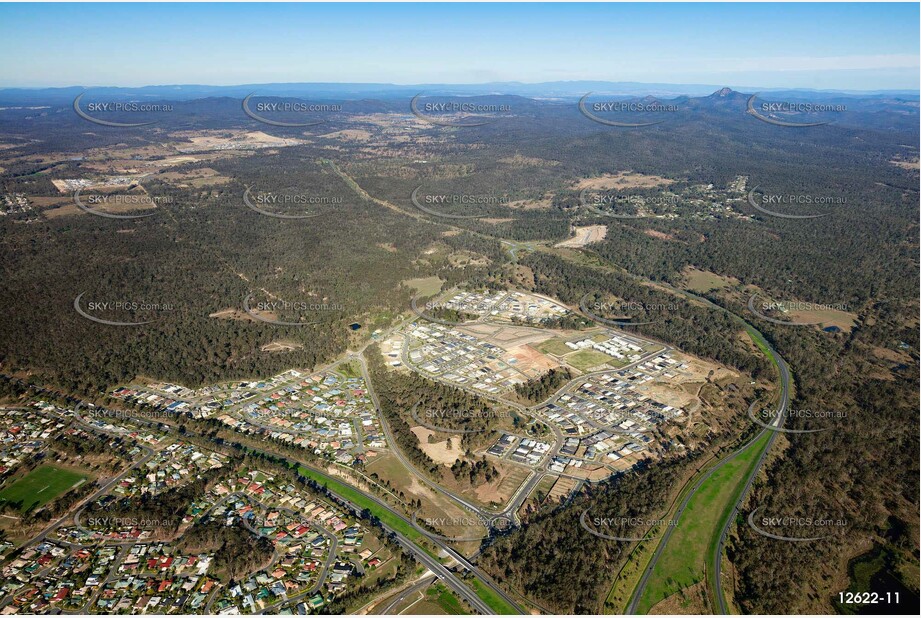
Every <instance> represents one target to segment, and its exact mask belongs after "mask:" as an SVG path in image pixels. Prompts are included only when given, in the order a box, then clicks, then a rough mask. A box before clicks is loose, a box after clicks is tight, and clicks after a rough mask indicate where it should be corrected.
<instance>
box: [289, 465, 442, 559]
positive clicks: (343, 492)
mask: <svg viewBox="0 0 921 618" xmlns="http://www.w3.org/2000/svg"><path fill="white" fill-rule="evenodd" d="M298 474H300V475H301V476H304V477H306V478H309V479H313V480H314V481H316V482H317V483H319V484H320V485H325V486H326V487H328V488H329V490H330V491H331V492H333V493H335V494H338V495H340V496H342V497H343V498H345V499H346V500H349V501H350V502H352V503H354V504H356V505H358V506H360V507H361V508H363V509H368V510H369V511H370V512H371V514H372V515H374V516H375V517H377V518H378V519H379V520H381V522H383V523H384V524H385V525H386V526H388V527H389V528H391V529H393V530H396V531H397V532H399V533H400V534H402V535H403V536H405V537H406V538H408V539H409V540H410V541H412V542H413V543H415V544H417V545H419V547H420V548H421V549H423V550H424V551H425V552H426V553H427V554H429V555H430V556H432V557H433V558H435V559H436V560H440V558H438V556H436V555H435V554H434V553H432V551H431V550H430V549H428V547H426V546H425V545H423V544H421V541H424V540H425V537H424V536H423V535H422V533H421V532H419V531H418V530H416V529H415V528H413V526H412V525H411V524H410V523H408V522H407V521H406V520H404V519H402V518H401V517H398V516H397V515H396V514H394V513H393V512H391V511H390V510H389V509H385V508H383V507H382V506H381V505H379V504H378V503H377V502H375V501H374V500H371V499H370V498H368V497H367V496H365V495H364V494H362V493H361V492H360V491H358V490H356V489H355V488H353V487H351V486H349V485H346V484H345V483H342V482H340V481H338V480H336V479H334V478H333V477H331V476H327V475H325V474H323V473H321V472H317V471H315V470H311V469H310V468H305V467H304V466H300V467H298Z"/></svg>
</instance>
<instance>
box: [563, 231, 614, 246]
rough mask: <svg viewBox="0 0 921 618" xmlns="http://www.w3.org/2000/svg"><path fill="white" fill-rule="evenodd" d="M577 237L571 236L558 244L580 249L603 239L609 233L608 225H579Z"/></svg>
mask: <svg viewBox="0 0 921 618" xmlns="http://www.w3.org/2000/svg"><path fill="white" fill-rule="evenodd" d="M575 230H576V236H575V238H569V239H567V240H564V241H563V242H559V243H557V244H556V246H557V247H569V248H570V249H579V248H580V247H584V246H585V245H588V244H591V243H593V242H598V241H599V240H603V239H604V237H605V236H606V235H607V233H608V227H607V226H606V225H587V226H584V227H577V228H575Z"/></svg>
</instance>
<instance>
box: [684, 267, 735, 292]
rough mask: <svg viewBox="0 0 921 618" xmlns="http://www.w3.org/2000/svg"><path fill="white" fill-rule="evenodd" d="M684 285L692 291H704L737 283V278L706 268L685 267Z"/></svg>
mask: <svg viewBox="0 0 921 618" xmlns="http://www.w3.org/2000/svg"><path fill="white" fill-rule="evenodd" d="M684 277H685V283H684V285H685V287H686V288H687V289H689V290H691V291H692V292H698V293H705V292H709V291H710V290H719V289H722V288H727V287H730V286H733V285H736V284H737V283H739V280H738V279H734V278H732V277H723V276H722V275H717V274H716V273H711V272H710V271H708V270H698V269H696V268H686V269H685V270H684Z"/></svg>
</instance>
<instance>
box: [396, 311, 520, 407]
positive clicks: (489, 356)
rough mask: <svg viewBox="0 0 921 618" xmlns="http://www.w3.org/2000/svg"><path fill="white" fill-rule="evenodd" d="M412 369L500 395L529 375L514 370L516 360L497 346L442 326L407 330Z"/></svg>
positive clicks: (413, 326) (425, 324) (412, 327)
mask: <svg viewBox="0 0 921 618" xmlns="http://www.w3.org/2000/svg"><path fill="white" fill-rule="evenodd" d="M407 334H408V335H409V338H410V339H409V361H410V364H411V365H412V367H413V369H415V370H417V371H419V372H421V373H423V374H428V375H431V376H433V377H435V378H437V379H440V380H445V381H448V382H452V383H454V384H457V385H460V386H465V387H468V388H472V389H474V390H477V391H482V392H485V393H489V394H491V395H499V394H501V393H504V392H506V391H508V390H510V389H512V388H513V387H514V386H515V385H516V384H522V383H524V382H526V381H527V380H528V378H529V376H527V375H525V374H524V373H523V372H521V371H519V370H518V369H517V368H515V364H516V363H517V362H518V360H517V359H516V358H515V357H514V356H512V355H510V354H508V352H506V351H505V350H503V349H502V348H500V347H499V346H497V345H493V344H491V343H488V342H486V341H483V340H481V339H478V338H477V337H473V336H472V335H468V334H466V333H462V332H460V331H458V330H455V329H453V328H449V327H446V326H443V325H441V324H429V323H424V324H420V323H418V322H416V323H413V324H411V325H410V326H409V327H408V330H407Z"/></svg>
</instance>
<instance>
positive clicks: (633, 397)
mask: <svg viewBox="0 0 921 618" xmlns="http://www.w3.org/2000/svg"><path fill="white" fill-rule="evenodd" d="M669 360H671V359H669ZM652 366H653V367H657V366H658V365H657V364H655V363H653V365H652ZM652 379H653V378H652V376H651V375H649V374H647V373H644V371H643V369H640V368H633V369H626V370H620V371H616V372H615V371H611V372H607V373H603V374H600V375H595V376H592V377H591V378H590V379H588V380H587V381H585V382H583V383H581V384H580V385H579V386H578V388H576V389H574V390H573V391H571V392H567V393H564V394H562V395H560V396H559V397H558V398H557V399H556V400H555V401H554V402H551V403H548V404H547V405H546V406H545V407H544V408H543V409H542V410H541V413H542V415H543V416H545V417H547V418H548V419H549V420H550V421H552V422H554V423H556V424H558V425H560V427H561V428H562V429H563V432H564V433H566V434H569V435H571V436H586V435H593V436H595V437H597V436H598V430H599V429H601V430H605V429H608V430H610V431H608V434H609V435H610V438H602V439H601V440H595V442H594V443H592V444H590V445H589V446H591V453H592V454H600V453H604V452H605V451H610V450H613V449H614V448H615V447H616V446H618V445H617V444H615V443H616V442H617V441H618V438H619V437H620V436H624V435H626V436H634V437H635V439H636V440H639V441H640V442H643V443H645V442H648V441H649V439H648V436H647V435H646V434H648V433H649V432H650V431H651V430H652V429H653V428H654V427H655V426H656V425H658V424H659V423H662V422H664V421H667V420H670V419H673V418H675V417H677V416H680V415H681V414H682V413H683V410H682V409H681V408H677V407H673V406H669V405H666V404H664V403H661V402H658V401H655V400H654V399H652V398H651V397H649V396H648V395H644V394H642V393H640V392H639V391H638V390H637V388H636V387H637V385H638V384H641V383H643V382H646V381H649V380H652ZM605 440H609V441H607V442H606V441H605ZM633 450H635V449H633Z"/></svg>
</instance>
